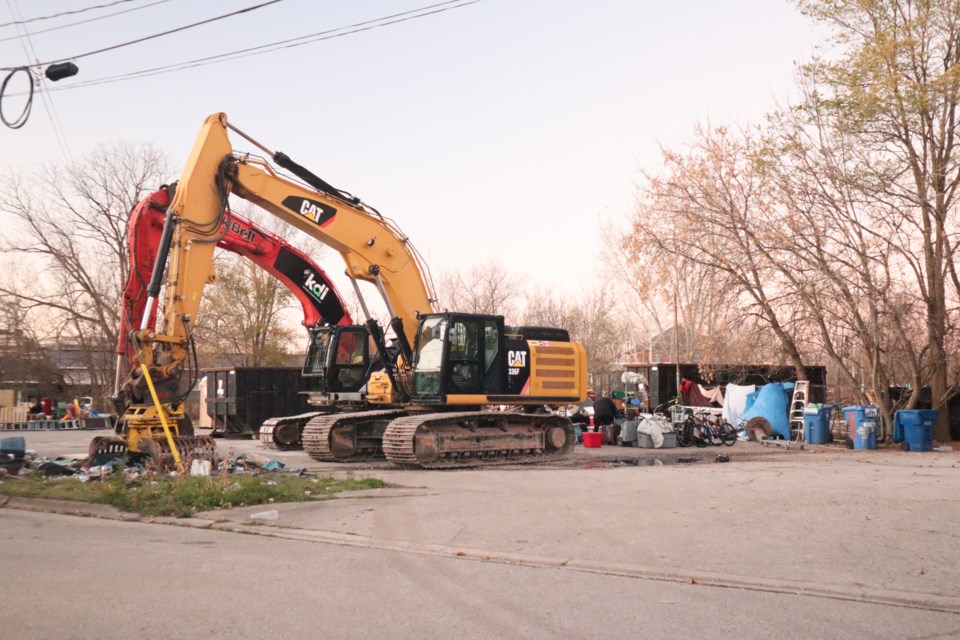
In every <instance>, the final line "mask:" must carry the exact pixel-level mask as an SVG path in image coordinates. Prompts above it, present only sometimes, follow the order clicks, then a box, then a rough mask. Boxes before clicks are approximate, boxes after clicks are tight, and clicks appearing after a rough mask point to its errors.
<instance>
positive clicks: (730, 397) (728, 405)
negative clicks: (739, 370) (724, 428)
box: [723, 384, 757, 429]
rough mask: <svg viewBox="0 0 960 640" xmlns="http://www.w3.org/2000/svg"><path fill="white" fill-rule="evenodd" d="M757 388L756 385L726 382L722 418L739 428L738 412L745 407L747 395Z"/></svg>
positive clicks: (741, 411)
mask: <svg viewBox="0 0 960 640" xmlns="http://www.w3.org/2000/svg"><path fill="white" fill-rule="evenodd" d="M756 390H757V385H754V384H748V385H742V386H741V385H738V384H728V385H727V393H726V396H725V397H724V399H723V419H724V420H726V421H727V422H729V423H730V424H732V425H733V426H734V428H736V429H739V428H740V414H741V413H743V411H744V409H746V407H747V395H748V394H750V393H753V392H754V391H756Z"/></svg>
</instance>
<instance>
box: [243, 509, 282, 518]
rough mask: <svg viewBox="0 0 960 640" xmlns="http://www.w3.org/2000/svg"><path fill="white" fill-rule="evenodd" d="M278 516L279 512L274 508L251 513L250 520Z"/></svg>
mask: <svg viewBox="0 0 960 640" xmlns="http://www.w3.org/2000/svg"><path fill="white" fill-rule="evenodd" d="M279 517H280V512H279V511H277V510H276V509H270V510H269V511H260V512H259V513H253V514H251V515H250V519H251V520H277V519H278V518H279Z"/></svg>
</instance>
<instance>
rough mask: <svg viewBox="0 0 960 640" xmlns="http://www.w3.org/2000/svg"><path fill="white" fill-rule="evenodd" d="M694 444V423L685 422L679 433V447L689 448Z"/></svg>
mask: <svg viewBox="0 0 960 640" xmlns="http://www.w3.org/2000/svg"><path fill="white" fill-rule="evenodd" d="M692 444H693V422H692V421H691V420H684V421H683V424H681V425H680V429H679V430H678V431H677V446H680V447H689V446H690V445H692Z"/></svg>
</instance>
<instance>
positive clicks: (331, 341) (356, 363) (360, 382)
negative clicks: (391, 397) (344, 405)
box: [303, 325, 382, 402]
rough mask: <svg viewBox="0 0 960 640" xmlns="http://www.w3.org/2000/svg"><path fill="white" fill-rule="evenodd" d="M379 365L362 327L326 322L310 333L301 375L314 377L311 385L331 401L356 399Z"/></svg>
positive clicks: (375, 353) (372, 343) (371, 343)
mask: <svg viewBox="0 0 960 640" xmlns="http://www.w3.org/2000/svg"><path fill="white" fill-rule="evenodd" d="M381 366H382V360H381V358H380V355H379V352H378V351H377V347H376V345H375V344H374V342H373V340H372V339H371V338H370V334H369V333H368V332H367V329H366V327H363V326H360V325H327V326H324V327H320V328H318V329H313V330H311V332H310V345H309V346H308V348H307V357H306V360H305V361H304V364H303V375H304V377H307V378H314V379H315V380H316V382H315V384H314V385H312V386H313V388H314V389H315V390H317V391H319V392H321V393H324V394H327V395H328V397H329V398H330V399H331V401H332V402H336V401H341V402H343V401H358V400H360V399H361V394H363V393H364V392H365V387H366V384H367V379H368V378H369V377H370V374H371V373H372V372H373V371H374V370H375V369H377V368H379V367H381Z"/></svg>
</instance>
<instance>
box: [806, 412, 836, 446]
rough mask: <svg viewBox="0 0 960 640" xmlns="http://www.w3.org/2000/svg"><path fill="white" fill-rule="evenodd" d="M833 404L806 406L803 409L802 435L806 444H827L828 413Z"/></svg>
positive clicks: (828, 437) (829, 434) (828, 435)
mask: <svg viewBox="0 0 960 640" xmlns="http://www.w3.org/2000/svg"><path fill="white" fill-rule="evenodd" d="M831 413H833V405H831V404H828V405H823V406H821V407H819V408H818V407H810V406H808V407H807V408H806V409H804V410H803V437H804V440H805V441H806V443H807V444H827V443H828V442H830V440H831V439H832V438H831V433H830V414H831Z"/></svg>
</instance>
